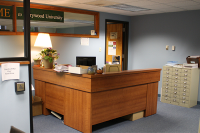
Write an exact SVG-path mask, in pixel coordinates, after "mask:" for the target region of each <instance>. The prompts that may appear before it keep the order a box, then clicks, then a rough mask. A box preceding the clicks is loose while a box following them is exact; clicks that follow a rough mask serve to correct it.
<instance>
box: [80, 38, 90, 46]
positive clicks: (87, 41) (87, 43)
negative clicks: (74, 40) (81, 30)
mask: <svg viewBox="0 0 200 133" xmlns="http://www.w3.org/2000/svg"><path fill="white" fill-rule="evenodd" d="M81 45H84V46H89V38H81Z"/></svg>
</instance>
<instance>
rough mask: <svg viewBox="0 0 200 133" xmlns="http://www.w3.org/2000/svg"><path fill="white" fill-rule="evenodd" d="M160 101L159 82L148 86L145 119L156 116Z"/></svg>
mask: <svg viewBox="0 0 200 133" xmlns="http://www.w3.org/2000/svg"><path fill="white" fill-rule="evenodd" d="M157 100H158V82H156V83H151V84H148V89H147V107H146V111H145V117H147V116H150V115H153V114H156V112H157Z"/></svg>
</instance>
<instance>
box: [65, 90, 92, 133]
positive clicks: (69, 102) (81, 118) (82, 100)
mask: <svg viewBox="0 0 200 133" xmlns="http://www.w3.org/2000/svg"><path fill="white" fill-rule="evenodd" d="M65 118H66V119H64V124H66V125H68V126H70V127H72V128H75V129H77V130H79V131H81V132H85V133H91V132H92V125H91V94H90V93H87V92H83V91H78V90H74V89H69V88H66V89H65Z"/></svg>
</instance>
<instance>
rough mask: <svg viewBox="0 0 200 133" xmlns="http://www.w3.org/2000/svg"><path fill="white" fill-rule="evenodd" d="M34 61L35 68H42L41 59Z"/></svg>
mask: <svg viewBox="0 0 200 133" xmlns="http://www.w3.org/2000/svg"><path fill="white" fill-rule="evenodd" d="M33 61H34V66H35V67H40V62H41V59H40V57H39V58H37V59H33Z"/></svg>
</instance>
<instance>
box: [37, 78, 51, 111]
mask: <svg viewBox="0 0 200 133" xmlns="http://www.w3.org/2000/svg"><path fill="white" fill-rule="evenodd" d="M45 84H46V83H45V82H43V81H39V80H35V95H36V96H38V97H41V98H42V101H43V106H42V114H43V115H49V114H50V111H49V110H47V109H46V92H45V87H46V85H45Z"/></svg>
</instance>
